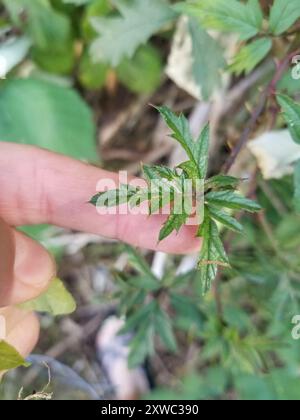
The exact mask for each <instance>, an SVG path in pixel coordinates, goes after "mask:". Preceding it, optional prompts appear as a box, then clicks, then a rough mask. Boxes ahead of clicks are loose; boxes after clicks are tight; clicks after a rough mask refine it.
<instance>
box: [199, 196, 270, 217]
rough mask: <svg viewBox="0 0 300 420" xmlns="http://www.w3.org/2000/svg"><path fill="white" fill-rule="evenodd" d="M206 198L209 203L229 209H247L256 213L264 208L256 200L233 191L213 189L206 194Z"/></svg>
mask: <svg viewBox="0 0 300 420" xmlns="http://www.w3.org/2000/svg"><path fill="white" fill-rule="evenodd" d="M205 200H206V201H207V202H208V204H211V205H215V206H218V207H226V208H228V209H235V210H246V211H249V212H254V213H255V212H257V211H260V210H262V208H261V206H260V205H259V204H258V203H256V202H255V201H253V200H249V199H248V198H245V197H243V196H242V195H240V194H237V193H234V192H231V191H212V192H210V193H208V194H206V195H205Z"/></svg>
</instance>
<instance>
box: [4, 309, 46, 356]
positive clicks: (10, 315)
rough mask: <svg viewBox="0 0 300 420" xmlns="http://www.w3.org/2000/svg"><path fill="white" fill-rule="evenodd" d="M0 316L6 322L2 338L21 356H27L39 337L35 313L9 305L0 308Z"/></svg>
mask: <svg viewBox="0 0 300 420" xmlns="http://www.w3.org/2000/svg"><path fill="white" fill-rule="evenodd" d="M0 316H1V317H3V318H4V319H5V324H6V328H5V329H6V334H5V337H2V338H4V339H5V341H7V342H8V343H9V344H11V345H12V346H13V347H15V348H16V349H17V350H18V352H19V353H20V354H22V356H23V357H27V356H28V355H29V354H30V353H31V351H32V349H33V348H34V347H35V345H36V343H37V341H38V337H39V330H40V327H39V322H38V319H37V317H36V315H34V314H33V313H31V312H25V311H23V310H20V309H17V308H12V307H10V308H3V309H0Z"/></svg>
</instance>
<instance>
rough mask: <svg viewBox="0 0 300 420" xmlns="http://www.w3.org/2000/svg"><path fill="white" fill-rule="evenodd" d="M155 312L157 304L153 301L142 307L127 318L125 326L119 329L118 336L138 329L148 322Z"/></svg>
mask: <svg viewBox="0 0 300 420" xmlns="http://www.w3.org/2000/svg"><path fill="white" fill-rule="evenodd" d="M156 310H157V302H156V301H155V300H152V301H151V302H150V303H148V304H147V305H144V306H142V308H141V309H140V310H139V311H137V312H135V313H134V314H133V315H131V316H129V317H128V319H127V321H126V324H125V326H124V327H123V328H122V329H121V331H120V332H119V334H126V333H128V332H133V331H134V330H135V329H139V328H140V325H141V324H142V323H143V322H146V321H147V322H148V321H149V319H151V317H152V316H153V315H154V313H155V312H156Z"/></svg>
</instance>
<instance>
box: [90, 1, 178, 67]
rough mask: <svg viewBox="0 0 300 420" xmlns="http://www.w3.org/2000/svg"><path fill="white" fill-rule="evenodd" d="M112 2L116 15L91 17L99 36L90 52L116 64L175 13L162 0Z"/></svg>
mask: <svg viewBox="0 0 300 420" xmlns="http://www.w3.org/2000/svg"><path fill="white" fill-rule="evenodd" d="M114 4H115V6H116V8H117V9H118V10H119V12H120V15H119V16H113V17H107V18H93V20H92V23H93V26H94V28H95V30H96V31H97V32H98V33H99V35H100V37H99V38H97V39H96V40H95V41H94V42H93V44H92V46H91V54H92V56H93V58H94V59H95V60H97V61H105V62H108V63H109V64H111V65H112V66H114V67H116V66H118V65H119V64H120V63H121V61H122V59H123V58H124V57H128V58H131V57H132V56H133V54H134V53H135V52H136V50H137V49H138V47H139V46H140V45H142V44H145V43H146V42H147V41H148V39H149V38H150V37H151V36H152V35H153V34H155V33H156V32H157V31H159V30H160V29H161V28H162V27H163V26H165V25H166V24H167V23H169V22H171V21H172V20H173V19H174V17H175V13H174V11H173V10H172V9H171V7H170V6H169V4H168V3H167V2H166V1H165V0H130V1H127V0H114Z"/></svg>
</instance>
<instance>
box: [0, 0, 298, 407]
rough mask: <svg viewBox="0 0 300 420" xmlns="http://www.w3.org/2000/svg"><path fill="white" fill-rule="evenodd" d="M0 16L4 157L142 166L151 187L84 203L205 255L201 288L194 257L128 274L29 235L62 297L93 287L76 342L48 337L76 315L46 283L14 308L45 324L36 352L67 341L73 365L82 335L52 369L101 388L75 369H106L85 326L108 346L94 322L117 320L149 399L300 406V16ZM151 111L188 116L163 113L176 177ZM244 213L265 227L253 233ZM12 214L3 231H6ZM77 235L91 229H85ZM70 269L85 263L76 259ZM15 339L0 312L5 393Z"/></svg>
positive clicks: (5, 11) (131, 1) (5, 6)
mask: <svg viewBox="0 0 300 420" xmlns="http://www.w3.org/2000/svg"><path fill="white" fill-rule="evenodd" d="M0 4H1V5H0V141H6V142H14V143H22V144H27V145H34V146H38V147H42V148H46V149H49V150H52V151H53V152H58V153H62V154H64V155H68V156H70V157H72V158H75V159H77V160H84V161H85V162H90V163H92V164H96V165H97V164H98V163H99V157H101V166H103V168H104V169H108V170H110V169H113V170H118V169H124V168H125V169H128V172H130V175H133V176H135V175H137V172H138V169H137V170H136V168H138V162H140V161H147V162H150V164H151V166H149V165H143V167H142V169H143V174H144V178H145V180H144V181H143V182H144V185H145V186H144V187H136V186H135V185H136V184H134V183H133V184H132V185H131V184H130V183H129V185H125V184H126V183H127V182H124V184H120V185H119V186H118V185H117V186H116V188H117V189H116V190H110V191H104V190H101V188H100V189H99V191H103V192H100V193H98V194H97V195H95V197H93V198H92V199H91V203H92V204H93V205H95V206H97V207H98V206H99V207H98V208H99V213H100V210H101V213H102V212H105V211H106V208H107V207H109V206H111V207H112V208H110V209H109V211H110V212H111V213H113V212H114V211H116V212H117V211H118V210H120V209H119V206H121V205H123V206H124V208H122V212H123V211H124V210H125V211H126V206H127V208H128V212H130V211H131V210H132V213H143V214H147V215H149V217H151V218H155V217H156V215H157V214H159V215H161V214H163V215H165V216H166V222H165V223H164V225H162V226H161V230H160V234H159V236H158V237H157V241H164V240H165V239H166V238H168V237H170V235H172V238H171V242H172V240H175V234H176V233H177V232H178V231H180V229H181V228H182V227H183V226H184V225H187V224H188V225H194V228H195V229H194V230H195V235H197V237H199V238H202V239H201V240H199V248H200V243H201V249H199V263H198V270H197V269H195V265H196V264H195V258H194V256H184V257H183V258H181V257H179V256H167V255H164V254H163V255H161V253H155V254H153V253H152V252H145V253H140V252H138V250H135V249H132V248H130V247H126V248H125V250H126V253H125V254H122V257H121V258H119V256H120V252H121V251H120V249H121V248H122V249H123V247H120V246H119V244H117V243H112V244H110V243H109V245H108V246H104V247H102V245H99V242H100V241H101V242H102V238H101V239H100V241H99V239H98V238H95V239H94V237H93V236H90V235H84V237H82V238H81V234H77V233H74V232H73V231H72V232H70V231H69V230H68V232H67V235H65V233H64V232H63V231H61V230H59V231H57V230H56V229H55V228H54V229H53V227H52V226H49V225H43V226H26V227H22V228H21V229H22V230H23V231H24V232H25V233H26V234H28V235H30V236H32V237H33V238H34V239H35V240H37V241H39V242H41V243H42V244H43V245H45V246H46V247H47V248H48V249H49V251H50V252H52V253H54V254H55V256H57V259H58V266H59V273H61V275H62V277H63V279H62V280H67V281H68V279H69V278H71V279H73V277H75V280H77V273H80V272H81V270H83V271H84V276H82V277H84V278H86V279H87V282H84V283H83V282H81V285H83V286H80V287H79V285H78V287H77V282H76V283H75V284H74V285H73V281H72V287H71V288H72V291H73V292H74V293H75V297H76V300H77V301H78V302H79V309H82V304H83V305H84V308H83V309H84V310H83V311H81V310H79V311H78V312H77V313H76V315H75V317H74V318H72V323H71V325H70V341H69V338H67V340H65V336H66V331H67V330H68V329H69V327H68V325H66V331H65V326H64V322H62V323H61V322H60V320H55V319H54V316H56V315H58V316H60V315H68V314H70V313H72V312H73V311H74V310H75V307H76V305H75V300H74V299H73V297H72V296H71V295H70V294H69V292H68V291H67V289H66V288H65V286H64V284H63V281H61V280H59V279H55V280H53V282H52V283H51V286H50V287H49V289H48V290H47V291H46V292H45V293H44V294H43V295H42V296H40V297H38V298H36V299H34V300H33V301H29V302H26V303H23V304H20V305H18V306H16V307H14V308H11V309H12V310H13V311H14V310H16V309H18V310H19V309H20V308H21V309H22V310H24V311H29V312H31V311H37V312H40V313H42V319H43V320H44V315H43V314H44V313H46V317H45V321H46V322H43V324H42V325H43V328H42V334H41V338H42V340H41V342H40V345H39V348H38V352H41V353H43V354H46V353H49V354H53V351H52V346H53V345H54V349H55V351H54V353H56V343H57V342H58V341H59V340H62V342H63V346H60V343H59V342H58V348H66V347H65V343H66V345H67V346H68V343H69V344H70V343H73V342H74V340H73V338H74V337H73V334H75V335H76V342H78V341H79V340H78V334H77V331H79V330H78V328H81V329H82V331H83V333H82V335H80V337H82V339H83V340H85V339H86V336H87V335H88V341H87V342H84V343H83V344H84V345H83V346H82V347H81V346H80V345H79V346H77V345H76V346H75V345H73V344H72V346H71V345H70V346H69V347H68V348H67V349H69V350H70V353H71V356H72V357H69V356H68V357H64V355H63V354H61V357H60V358H59V359H62V360H68V361H67V363H69V365H70V363H71V364H72V366H73V363H72V360H75V359H76V360H78V355H79V357H82V355H83V356H84V361H83V360H82V361H83V363H79V364H78V363H76V364H74V366H75V370H77V366H79V367H80V374H81V373H82V374H84V376H86V378H90V377H91V375H90V374H89V373H88V374H87V375H85V372H84V370H85V369H82V366H87V364H89V361H90V362H91V366H92V368H94V366H97V363H98V361H97V360H96V351H90V350H91V349H90V345H91V342H92V337H90V335H89V333H87V331H91V330H92V329H93V328H91V327H88V328H87V329H86V328H85V325H86V322H87V325H95V328H97V329H98V326H99V327H100V325H99V324H98V322H99V321H98V320H99V313H98V312H101V316H100V318H101V324H102V309H104V310H103V313H105V314H106V306H107V304H109V311H110V309H111V308H110V306H112V309H113V311H114V312H115V313H116V314H118V315H119V316H120V317H121V318H122V322H124V328H123V330H122V331H121V332H123V333H125V341H126V339H127V338H128V337H131V341H130V343H129V348H130V352H129V358H128V361H129V364H130V366H132V367H133V366H139V367H140V366H141V364H142V363H143V362H144V361H149V367H150V371H151V375H152V373H153V382H154V384H155V387H154V390H153V392H152V393H151V396H150V397H151V398H153V399H164V398H165V399H178V397H179V398H181V399H187V400H192V399H195V400H199V399H221V400H222V399H230V400H232V399H242V400H243V399H244V400H248V399H251V400H252V399H254V400H255V399H270V400H274V399H275V400H276V399H277V400H287V399H300V391H299V390H300V375H299V372H300V370H299V366H300V352H299V341H298V339H299V337H298V334H296V336H295V335H294V334H292V331H293V329H294V328H296V329H297V330H298V324H297V325H296V327H295V324H294V320H295V319H296V320H297V319H299V316H298V315H297V314H300V259H299V252H300V149H299V148H300V104H299V102H300V80H299V74H300V63H299V55H300V26H299V25H300V0H186V1H180V0H34V1H33V0H2V1H0ZM1 64H2V66H1ZM4 64H5V65H4ZM149 102H150V103H162V102H164V103H166V104H170V106H171V107H172V108H173V107H174V110H175V109H176V110H178V111H182V112H184V115H186V117H185V116H184V115H183V114H180V115H177V114H175V113H173V112H172V111H171V110H170V109H168V108H166V107H159V108H157V110H158V111H159V113H160V114H161V115H162V116H163V118H164V119H165V120H166V123H167V125H168V126H169V127H170V129H171V131H172V137H173V138H174V140H175V141H177V142H178V143H179V146H180V147H182V148H183V149H184V151H185V153H186V154H187V159H186V161H185V162H183V163H181V164H180V165H178V166H177V167H175V168H169V167H167V166H157V165H155V164H157V163H158V162H166V165H168V163H167V162H168V161H169V157H170V153H169V151H170V149H171V148H170V144H169V142H165V139H164V138H162V136H161V132H160V128H161V126H160V124H159V125H157V127H158V129H157V130H153V128H154V127H155V125H156V124H157V118H156V117H158V116H159V114H157V115H153V113H152V112H150V110H149V109H148V108H147V107H146V106H145V104H146V103H149ZM205 119H207V120H210V121H211V123H210V125H211V130H210V126H209V125H207V126H205V127H204V129H203V131H202V132H201V134H200V135H199V137H197V138H196V139H195V138H193V136H192V135H191V131H195V129H196V126H199V125H200V126H201V125H202V126H203V121H204V120H205ZM95 121H97V124H95V123H94V122H95ZM192 128H193V130H192ZM210 131H211V134H210ZM96 134H97V143H96V141H95V140H96ZM128 139H130V142H129V141H128ZM215 139H218V141H215ZM158 140H159V141H158ZM160 144H162V145H163V147H161V148H160ZM171 146H172V145H171ZM209 149H210V150H209ZM132 150H133V151H134V153H132ZM175 152H177V149H176V150H175ZM209 152H210V153H209ZM241 152H242V153H241ZM99 154H100V156H99ZM172 154H173V151H172ZM209 155H210V156H211V157H213V159H211V160H209ZM173 156H174V155H172V156H171V161H173V160H174V159H173ZM182 160H184V159H182ZM234 164H235V165H234ZM27 165H28V166H30V167H33V168H34V167H35V165H33V166H32V165H31V163H30V162H26V166H27ZM233 165H234V167H233ZM45 167H47V162H45ZM221 168H222V169H221ZM0 169H1V168H0ZM21 169H22V168H20V170H21ZM96 170H97V169H96ZM12 172H13V171H12ZM32 172H34V171H32ZM18 173H19V172H18ZM47 174H48V171H47ZM70 174H71V176H73V172H72V170H70ZM214 174H216V175H215V176H213V175H214ZM232 174H234V175H236V177H237V178H236V177H232V176H229V175H232ZM80 175H81V174H80ZM238 177H240V179H238ZM6 178H7V177H6ZM6 178H5V177H3V182H5V183H6V182H7V181H6ZM86 178H87V179H88V180H89V179H90V178H89V176H87V177H86ZM244 178H246V182H244V181H242V180H241V179H244ZM93 179H94V178H93V177H91V179H90V181H91V182H94V181H93ZM9 180H10V177H9ZM9 180H8V181H9ZM247 180H249V182H247ZM87 182H89V181H87ZM51 185H52V183H51ZM80 185H81V184H80ZM21 190H22V189H20V191H21ZM4 191H6V186H5V188H4ZM75 191H76V190H75V189H74V191H73V189H72V193H73V192H74V193H75V194H76V192H75ZM88 191H90V188H88ZM240 191H242V192H243V193H244V196H242V195H241V193H240ZM86 194H87V193H86V189H85V190H84V191H80V192H79V194H78V200H79V204H80V210H81V208H82V207H81V206H84V207H85V209H86V210H87V211H91V212H93V210H95V209H93V208H89V207H91V206H90V205H89V204H86V203H85V201H87V199H88V198H89V197H87V196H86ZM89 194H90V193H89ZM34 195H35V194H34ZM34 195H33V196H34ZM57 196H58V194H57ZM45 197H46V198H47V195H46V194H45ZM246 197H249V198H246ZM250 198H255V199H257V201H258V202H259V203H260V204H261V207H260V206H259V205H258V204H257V203H256V202H254V201H251V200H250ZM5 200H6V197H4V205H5ZM57 200H58V198H57ZM21 202H22V203H23V201H22V200H21ZM72 203H73V201H72V202H71V203H70V205H71V204H72ZM1 204H2V206H0V207H1V213H2V207H3V203H2V202H1ZM261 208H263V211H260V209H261ZM80 210H79V211H80ZM79 211H78V212H79ZM243 211H250V212H253V213H254V212H257V214H254V215H253V216H251V217H244V216H243V214H242V212H243ZM6 212H7V211H6V210H5V211H4V214H0V217H1V218H2V217H3V218H4V221H5V222H7V221H6V220H5V218H6V216H5V214H6ZM235 212H239V213H238V214H236V215H235V214H234V213H235ZM240 212H241V213H240ZM79 217H80V218H81V219H82V224H83V225H84V224H85V220H84V219H85V213H84V212H83V214H82V215H79ZM112 219H113V217H112ZM99 220H100V223H101V218H99ZM138 220H139V219H138ZM159 220H162V217H161V216H160V217H159ZM9 224H10V223H9ZM96 224H97V222H95V225H96ZM139 228H140V229H141V230H142V229H143V228H144V226H142V225H141V226H139ZM145 228H146V229H145V230H146V231H147V230H148V225H147V221H146V220H145ZM224 228H225V229H224ZM228 229H230V232H228ZM88 230H89V231H90V227H89V228H88ZM95 230H96V231H97V232H98V231H99V230H100V231H101V228H100V229H99V226H95ZM191 232H192V229H191ZM232 232H233V233H232ZM241 232H243V234H236V233H241ZM131 233H132V232H131ZM141 233H143V234H144V235H142V234H141V235H140V236H141V238H144V236H145V234H146V232H141ZM75 235H76V236H77V235H79V238H78V241H77V237H76V236H75ZM74 236H75V241H73V239H74ZM131 236H133V235H131ZM148 239H149V238H147V243H148V242H149V241H148ZM151 239H152V238H151ZM169 239H170V238H169ZM0 241H1V238H0ZM86 241H88V245H87V243H86ZM70 242H72V247H71V248H72V249H67V251H71V252H65V251H66V250H65V245H66V246H67V247H68V248H69V243H70ZM144 245H145V246H146V245H147V244H146V243H145V244H144ZM153 245H154V244H153V242H152V241H151V248H153ZM166 245H167V244H166ZM178 245H179V244H178ZM181 245H182V246H181V249H182V247H184V244H181ZM79 248H80V250H79ZM164 248H167V246H165V247H164ZM78 250H79V251H78ZM73 252H75V253H76V258H70V256H68V255H69V254H70V253H71V254H72V256H73ZM65 254H67V255H65ZM78 255H79V256H80V258H77V257H78ZM62 257H63V258H62ZM74 261H75V264H76V267H75V270H74V267H73V265H74ZM0 263H1V261H0ZM32 264H34V262H32ZM77 264H78V267H77ZM98 264H99V265H100V270H98ZM95 265H97V266H95ZM229 265H230V267H229ZM86 267H88V268H89V269H88V270H87V269H86ZM90 268H91V269H90ZM118 270H120V271H118ZM86 273H87V274H88V275H86ZM103 273H104V274H103ZM70 274H71V275H70ZM102 274H103V275H102ZM110 274H112V276H110ZM78 277H79V275H78ZM111 277H113V278H114V280H113V279H112V278H111ZM104 280H105V283H106V282H107V288H106V284H105V287H103V286H104V284H103V283H104ZM213 281H214V283H212V282H213ZM211 285H213V288H212V291H211V293H206V295H205V296H203V297H202V296H201V292H203V293H205V292H207V291H208V290H209V289H210V287H211ZM112 298H113V299H112ZM90 305H91V308H90ZM87 309H88V310H87ZM47 314H49V315H50V316H49V315H47ZM94 315H95V320H94ZM90 320H91V321H90ZM74 321H75V324H76V328H74ZM90 322H91V323H90ZM77 327H78V328H77ZM9 329H10V321H9V319H7V316H6V309H4V310H3V309H2V308H0V379H1V378H2V371H7V370H10V369H14V368H16V367H18V366H28V363H27V362H28V360H26V358H24V357H23V355H22V352H21V353H19V350H21V349H19V348H18V346H17V345H15V348H14V346H12V345H11V344H12V341H10V337H7V331H8V332H9ZM2 338H3V340H2ZM45 338H46V339H45ZM80 341H81V340H80ZM54 342H55V343H54ZM49 346H50V351H49ZM71 347H72V348H71ZM87 349H88V354H86V350H87ZM93 353H94V356H93ZM73 356H74V357H73ZM85 356H88V357H85ZM30 360H31V359H30ZM147 365H148V363H147ZM152 371H153V372H152ZM17 375H18V372H17V374H16V376H15V375H14V374H13V375H12V378H14V379H12V378H10V375H7V378H5V380H4V382H3V385H2V386H1V384H0V399H2V398H3V395H4V399H5V398H6V395H7V394H8V395H9V394H10V392H11V386H10V385H11V383H10V380H11V379H12V382H14V381H16V384H17V385H16V387H17V393H15V395H14V397H16V396H17V394H18V391H19V390H20V389H19V388H20V380H19V379H20V377H19V376H17ZM22 375H23V372H22V371H21V373H20V376H22ZM26 376H27V375H26ZM28 376H31V375H30V374H29V375H28ZM33 376H34V375H33ZM16 378H17V379H16ZM86 378H85V379H86ZM95 379H97V380H96V382H97V386H96V388H97V390H96V391H97V393H98V392H99V386H98V382H99V380H98V379H99V378H95ZM25 382H27V378H26V381H25ZM54 382H56V381H54ZM30 388H31V389H30V390H29V391H30V393H31V392H32V389H36V386H34V385H33V384H30ZM105 389H106V384H105ZM4 391H5V392H4ZM24 392H25V393H27V390H26V389H25V390H24ZM21 394H22V392H21V393H20V395H21ZM24 395H25V394H24ZM39 395H40V394H39V393H37V394H34V396H35V397H38V396H39ZM55 397H56V396H55V392H54V394H53V398H54V399H55ZM76 397H77V395H76ZM59 398H61V395H60V396H59ZM100 398H103V395H102V393H101V396H100Z"/></svg>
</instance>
